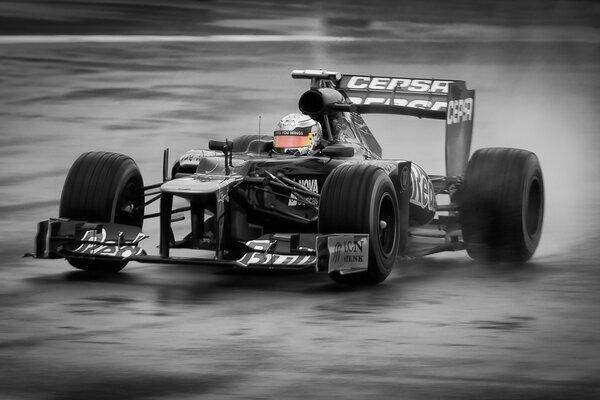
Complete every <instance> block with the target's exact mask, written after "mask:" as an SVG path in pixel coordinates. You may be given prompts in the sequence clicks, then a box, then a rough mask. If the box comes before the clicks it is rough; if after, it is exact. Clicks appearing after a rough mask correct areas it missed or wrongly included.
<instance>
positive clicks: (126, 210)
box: [114, 178, 144, 226]
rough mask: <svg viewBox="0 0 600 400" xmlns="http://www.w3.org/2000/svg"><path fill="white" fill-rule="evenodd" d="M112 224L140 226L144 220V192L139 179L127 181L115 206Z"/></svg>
mask: <svg viewBox="0 0 600 400" xmlns="http://www.w3.org/2000/svg"><path fill="white" fill-rule="evenodd" d="M115 206H116V208H115V218H114V222H115V223H118V224H126V225H135V226H141V225H142V222H143V220H144V214H143V213H144V207H143V206H144V192H143V187H142V182H141V180H140V179H139V178H132V179H129V180H128V181H127V183H126V184H125V187H123V190H122V192H121V193H120V195H119V196H118V198H117V201H116V204H115Z"/></svg>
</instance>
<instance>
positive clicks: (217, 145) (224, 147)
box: [208, 140, 233, 152]
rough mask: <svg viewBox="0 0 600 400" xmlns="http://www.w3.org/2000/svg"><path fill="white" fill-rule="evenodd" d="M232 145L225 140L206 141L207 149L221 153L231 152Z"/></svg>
mask: <svg viewBox="0 0 600 400" xmlns="http://www.w3.org/2000/svg"><path fill="white" fill-rule="evenodd" d="M232 144H233V143H231V142H230V141H228V140H225V141H222V140H209V141H208V148H209V149H210V150H216V151H222V152H226V151H229V150H231V147H232Z"/></svg>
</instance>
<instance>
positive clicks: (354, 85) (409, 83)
mask: <svg viewBox="0 0 600 400" xmlns="http://www.w3.org/2000/svg"><path fill="white" fill-rule="evenodd" d="M452 82H453V81H448V80H432V79H410V78H391V77H371V76H352V77H350V79H349V80H348V84H347V85H346V86H347V88H348V89H350V90H365V89H367V90H389V91H393V90H405V91H408V92H417V93H448V87H449V86H450V83H452Z"/></svg>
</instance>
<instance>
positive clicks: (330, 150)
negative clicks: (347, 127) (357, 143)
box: [321, 144, 354, 158]
mask: <svg viewBox="0 0 600 400" xmlns="http://www.w3.org/2000/svg"><path fill="white" fill-rule="evenodd" d="M321 153H323V154H324V155H326V156H327V157H331V158H334V157H352V156H354V147H350V146H346V145H343V144H332V145H330V146H327V147H325V148H324V149H323V150H322V151H321Z"/></svg>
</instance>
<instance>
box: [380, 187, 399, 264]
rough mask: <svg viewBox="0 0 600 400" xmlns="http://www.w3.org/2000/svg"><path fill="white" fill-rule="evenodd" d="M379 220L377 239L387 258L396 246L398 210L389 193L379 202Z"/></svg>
mask: <svg viewBox="0 0 600 400" xmlns="http://www.w3.org/2000/svg"><path fill="white" fill-rule="evenodd" d="M377 214H378V218H377V221H378V223H377V238H378V241H379V247H380V248H381V251H382V253H383V254H384V255H385V256H386V257H387V256H389V255H390V254H392V252H393V251H394V247H395V244H396V231H397V229H396V210H395V209H394V202H393V200H392V197H391V196H390V194H389V193H387V192H386V193H384V194H383V196H382V197H381V200H380V201H379V207H378V213H377Z"/></svg>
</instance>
